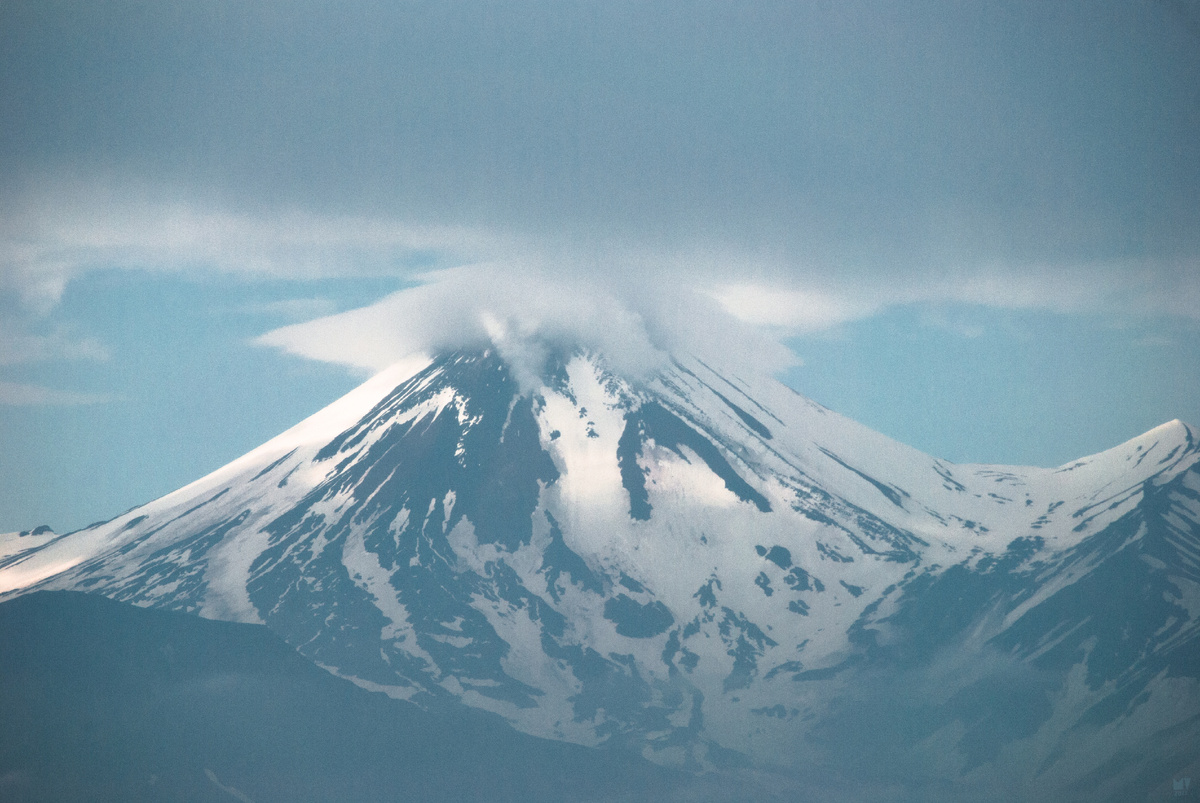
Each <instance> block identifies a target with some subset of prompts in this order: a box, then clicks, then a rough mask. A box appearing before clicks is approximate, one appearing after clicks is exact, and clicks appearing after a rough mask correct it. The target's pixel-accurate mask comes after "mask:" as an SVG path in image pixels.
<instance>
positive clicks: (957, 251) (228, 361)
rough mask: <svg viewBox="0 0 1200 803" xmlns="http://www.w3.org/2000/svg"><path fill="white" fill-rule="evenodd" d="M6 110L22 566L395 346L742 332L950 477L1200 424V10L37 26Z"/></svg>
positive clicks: (5, 438) (723, 9)
mask: <svg viewBox="0 0 1200 803" xmlns="http://www.w3.org/2000/svg"><path fill="white" fill-rule="evenodd" d="M0 109H2V110H3V111H2V112H0V448H2V449H3V454H4V459H3V461H0V531H8V530H13V529H27V528H29V527H32V526H34V525H36V524H40V523H49V524H51V525H52V526H54V527H55V528H56V529H58V530H59V531H64V530H66V529H71V528H75V527H79V526H82V525H84V524H87V523H88V522H89V521H91V520H93V519H100V518H108V517H110V516H112V515H114V514H116V513H119V512H120V511H122V510H124V509H126V508H128V507H130V506H132V505H134V504H138V503H140V502H144V501H148V500H149V499H150V498H153V497H154V496H157V495H159V494H162V493H165V492H167V491H170V490H172V489H174V488H175V487H178V486H179V485H182V484H184V483H186V482H188V481H190V480H192V479H195V478H197V477H198V476H200V475H201V474H203V473H205V472H207V471H209V470H211V469H214V468H216V467H218V466H219V465H221V464H223V463H225V462H227V461H228V460H230V459H232V458H234V457H236V456H238V455H239V454H241V453H243V452H244V451H247V450H248V449H250V448H252V447H253V446H255V445H257V443H259V442H261V441H263V440H266V439H267V438H269V437H270V436H272V435H274V434H276V433H277V432H278V431H281V430H282V429H284V428H286V427H287V426H289V425H291V424H292V423H295V422H296V421H297V420H299V419H300V418H301V417H303V416H305V415H307V414H309V413H311V412H313V411H315V410H316V409H318V408H319V407H321V406H322V405H324V404H325V403H327V402H329V401H331V400H333V399H334V398H335V397H337V396H338V395H340V394H341V393H343V392H345V391H346V390H349V389H350V388H351V387H352V386H353V385H354V384H356V383H357V382H358V381H359V380H360V379H361V378H362V376H363V375H364V374H365V373H366V372H368V371H369V370H370V369H371V368H373V367H376V366H377V363H378V362H379V361H380V360H383V359H385V358H386V356H387V355H389V354H391V353H393V352H394V351H395V350H396V349H399V348H401V346H402V345H403V344H404V343H403V342H392V341H386V342H385V340H386V338H391V337H394V336H397V328H396V323H395V321H396V316H397V315H400V314H403V315H405V316H407V317H405V318H404V320H405V322H406V323H405V324H404V326H403V327H400V328H401V329H404V332H402V334H405V336H411V338H415V340H414V342H421V343H430V342H434V343H436V342H447V341H446V335H445V331H444V330H445V329H446V328H447V327H453V328H455V330H456V331H460V332H461V331H465V330H471V329H472V327H474V328H478V327H479V325H480V324H479V314H480V313H481V312H489V313H495V314H496V315H498V316H499V317H500V318H503V319H505V320H507V321H508V322H509V324H510V325H512V326H516V327H518V328H519V327H520V325H521V320H520V319H521V316H522V315H526V316H528V315H529V314H532V313H530V312H529V310H530V309H532V310H535V311H537V314H538V315H539V316H541V317H540V318H539V321H541V322H543V323H545V322H546V321H550V322H551V324H553V325H563V326H566V325H567V324H568V323H570V325H573V326H579V327H584V328H586V329H587V332H586V333H585V334H589V336H590V335H592V334H594V335H596V336H597V337H599V336H601V335H605V336H609V335H608V334H606V328H607V330H609V333H611V331H622V332H623V331H625V329H623V328H621V327H616V326H608V327H606V322H608V321H625V322H629V321H635V322H636V321H641V322H642V324H644V326H645V327H646V331H648V332H650V337H651V339H655V338H659V340H656V341H655V342H660V341H661V337H660V336H661V333H662V332H663V331H668V330H669V331H670V332H672V333H675V334H673V335H672V337H676V340H675V341H672V342H677V343H681V344H683V345H688V344H690V343H692V340H689V338H692V339H694V338H695V337H698V336H699V335H701V334H704V335H709V339H708V342H707V343H706V345H707V346H708V347H712V346H714V345H716V346H721V344H722V342H725V343H726V344H727V345H728V347H729V348H731V349H733V350H734V352H735V353H736V354H739V355H740V356H742V357H745V356H746V355H750V354H753V355H757V357H758V358H761V359H760V360H759V361H760V362H761V366H760V367H762V368H764V369H765V370H772V371H775V372H777V374H778V375H779V376H780V377H781V378H782V379H784V380H785V381H787V382H788V383H789V384H791V385H792V386H793V387H796V388H797V389H799V390H800V391H802V392H803V393H805V394H807V395H809V396H811V397H813V398H814V399H816V400H818V401H820V402H822V403H824V404H826V405H828V406H830V407H833V408H834V409H836V410H839V411H840V412H843V413H846V414H847V415H850V416H851V417H854V418H857V419H859V420H861V421H863V422H864V423H866V424H868V425H870V426H873V427H875V428H877V429H880V430H881V431H883V432H885V433H887V434H889V435H891V436H893V437H896V438H898V439H900V440H903V441H906V442H908V443H911V444H912V445H914V446H917V447H918V448H921V449H924V450H926V451H928V452H931V453H933V454H936V455H938V456H942V457H945V458H948V459H951V460H956V461H979V462H1007V463H1033V464H1041V465H1056V464H1059V463H1063V462H1066V461H1067V460H1069V459H1072V458H1074V457H1078V456H1080V455H1083V454H1086V453H1090V452H1094V451H1098V450H1101V449H1104V448H1107V447H1109V446H1112V445H1115V444H1116V443H1118V442H1120V441H1122V440H1125V439H1127V438H1129V437H1132V436H1134V435H1136V434H1138V433H1140V432H1142V431H1144V430H1146V429H1149V428H1150V427H1152V426H1155V425H1157V424H1159V423H1161V422H1162V421H1165V420H1168V419H1170V418H1175V417H1179V418H1183V419H1185V420H1190V421H1191V422H1193V423H1200V4H1197V3H1196V2H1194V0H1122V1H1121V2H1117V1H1116V0H1079V1H1078V2H1068V1H1067V0H1063V1H1062V2H1046V0H1038V1H1037V2H982V1H981V2H972V3H962V2H910V3H903V4H901V3H884V2H854V1H853V0H839V1H838V2H794V1H793V2H782V3H765V2H764V3H729V2H723V3H682V2H674V3H653V2H636V3H635V2H628V3H625V2H613V1H609V2H595V3H572V2H518V1H514V0H506V2H494V3H448V2H410V3H400V2H388V3H346V2H339V3H315V2H299V3H289V4H282V3H248V2H229V3H217V2H190V3H177V4H176V3H158V2H153V3H151V2H146V3H137V2H123V3H117V2H104V1H103V0H101V1H100V2H74V3H73V2H63V3H56V2H48V1H47V0H36V1H34V0H31V1H30V2H23V0H13V1H12V2H5V3H3V4H0ZM414 288H415V289H414ZM401 291H403V292H401ZM697 293H698V295H697ZM527 302H528V303H527ZM706 305H707V306H706ZM363 307H368V308H369V309H366V310H365V311H361V312H349V313H348V314H349V315H350V316H351V318H352V319H353V320H354V321H356V322H358V324H361V325H359V326H358V328H357V329H354V331H349V330H348V329H346V328H345V327H340V326H332V325H331V324H330V323H328V322H326V323H324V324H322V323H321V322H319V321H318V322H317V323H312V324H308V325H307V327H305V326H301V327H299V328H295V327H293V328H290V329H281V327H285V326H288V325H291V324H303V323H304V322H307V321H312V320H314V319H321V318H323V317H325V316H329V315H333V314H336V313H347V312H348V311H352V310H356V309H359V308H363ZM431 310H433V312H431ZM445 310H450V312H446V314H442V312H443V311H445ZM414 311H418V312H420V314H416V313H415V312H414ZM422 316H423V317H422ZM505 316H508V317H507V318H506V317H505ZM697 317H699V318H703V324H704V325H703V326H696V325H695V319H696V318H697ZM345 320H346V318H339V319H336V322H342V321H345ZM547 325H550V324H547ZM439 326H440V327H442V329H441V330H438V327H439ZM405 327H407V328H405ZM689 327H690V328H689ZM635 328H636V327H635ZM330 331H336V332H337V333H338V334H337V336H330V335H329V334H328V333H329V332H330ZM656 332H657V334H656ZM681 332H682V333H681ZM313 333H317V334H316V335H314V334H313ZM714 333H715V335H718V336H719V337H718V338H717V342H716V343H715V344H714V343H713V342H712V341H713V337H712V335H714ZM264 336H265V337H264ZM722 337H723V338H725V340H724V341H721V340H720V338H722ZM756 337H757V338H759V340H757V341H756V340H754V338H756ZM451 339H452V338H451ZM636 339H637V338H636V337H634V336H633V335H630V336H629V337H628V338H626V339H625V341H622V343H621V344H619V345H618V344H611V345H614V350H616V351H620V350H621V349H622V348H623V347H628V348H626V351H629V352H630V353H633V352H635V351H636V348H635V346H636V345H637V344H636V343H635V342H634V341H636ZM404 342H408V341H404ZM779 343H783V344H785V345H786V346H787V347H788V349H790V351H788V350H783V349H780V348H779V347H778V346H777V345H775V346H772V345H771V344H779ZM381 344H382V345H381ZM764 344H765V345H764ZM280 347H283V348H280ZM738 349H741V350H742V351H741V352H738V351H737V350H738ZM301 355H307V357H306V356H301ZM313 358H316V359H313ZM746 358H748V357H746ZM789 358H790V361H791V362H792V364H791V365H790V366H789V365H788V363H789ZM630 359H633V358H632V357H631V358H630Z"/></svg>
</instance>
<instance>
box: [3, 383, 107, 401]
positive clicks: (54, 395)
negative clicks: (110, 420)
mask: <svg viewBox="0 0 1200 803" xmlns="http://www.w3.org/2000/svg"><path fill="white" fill-rule="evenodd" d="M113 401H116V397H115V396H111V395H109V394H106V393H78V392H75V391H69V390H57V389H55V388H47V387H42V386H41V385H30V384H26V383H23V382H3V381H0V405H6V406H10V407H45V406H56V407H61V406H77V405H89V404H108V403H110V402H113Z"/></svg>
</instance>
